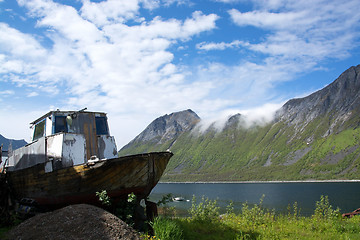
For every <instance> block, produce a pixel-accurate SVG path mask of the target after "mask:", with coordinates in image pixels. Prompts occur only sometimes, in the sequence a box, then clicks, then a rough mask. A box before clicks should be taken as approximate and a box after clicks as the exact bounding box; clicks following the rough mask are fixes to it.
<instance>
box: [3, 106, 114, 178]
mask: <svg viewBox="0 0 360 240" xmlns="http://www.w3.org/2000/svg"><path fill="white" fill-rule="evenodd" d="M30 128H31V130H32V142H31V143H29V144H27V145H26V146H24V147H22V148H19V149H16V150H14V151H13V152H12V153H11V155H10V156H9V159H8V164H7V170H8V171H16V170H20V169H24V168H28V167H32V166H34V165H36V164H40V163H45V172H52V171H54V170H57V169H61V168H65V167H70V166H74V165H80V164H87V163H89V162H91V161H98V160H103V159H110V158H116V157H117V156H118V155H117V148H116V144H115V139H114V137H112V136H110V133H109V127H108V121H107V116H106V114H105V113H101V112H86V111H84V110H80V111H77V112H76V111H59V110H58V111H50V112H48V113H47V114H45V115H44V116H42V117H40V118H38V119H37V120H35V121H33V122H32V123H31V127H30Z"/></svg>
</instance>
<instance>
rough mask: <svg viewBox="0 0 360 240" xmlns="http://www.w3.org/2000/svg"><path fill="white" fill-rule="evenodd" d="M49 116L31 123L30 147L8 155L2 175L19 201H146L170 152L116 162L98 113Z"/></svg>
mask: <svg viewBox="0 0 360 240" xmlns="http://www.w3.org/2000/svg"><path fill="white" fill-rule="evenodd" d="M85 110H86V109H83V110H80V111H59V110H57V111H50V112H48V113H46V114H45V115H43V116H42V117H40V118H38V119H36V120H35V121H33V122H32V123H31V129H32V133H33V134H32V142H31V143H29V144H27V145H26V146H24V147H22V148H19V149H16V150H14V151H12V152H11V153H9V156H8V159H7V162H6V165H5V172H6V173H5V174H6V178H7V182H8V184H9V186H10V189H11V192H12V195H13V196H14V198H15V199H16V200H17V201H20V200H22V199H30V200H31V201H32V202H36V204H38V205H41V206H48V207H57V206H65V205H69V204H76V203H90V204H91V203H98V197H97V196H96V192H100V191H103V190H106V191H107V194H108V196H109V197H110V198H111V199H124V198H127V195H128V194H130V193H134V194H135V195H136V196H137V198H138V199H146V197H147V196H148V195H149V194H150V192H151V190H152V189H153V188H154V187H155V185H156V184H157V183H158V181H159V179H160V177H161V176H162V174H163V172H164V170H165V168H166V166H167V164H168V162H169V160H170V158H171V157H172V155H173V154H172V153H171V152H151V153H143V154H137V155H130V156H124V157H118V153H117V148H116V144H115V140H114V137H112V136H110V133H109V127H108V122H107V116H106V114H105V113H102V112H89V111H85Z"/></svg>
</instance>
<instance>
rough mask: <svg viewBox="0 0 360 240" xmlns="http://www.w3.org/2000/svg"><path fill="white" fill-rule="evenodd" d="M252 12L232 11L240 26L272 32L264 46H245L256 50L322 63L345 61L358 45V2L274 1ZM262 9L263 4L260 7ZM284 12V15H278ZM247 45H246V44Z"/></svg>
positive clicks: (233, 19) (235, 20)
mask: <svg viewBox="0 0 360 240" xmlns="http://www.w3.org/2000/svg"><path fill="white" fill-rule="evenodd" d="M259 2H260V3H261V4H263V5H262V6H263V7H262V9H259V10H254V11H251V12H244V13H243V12H240V11H239V10H237V9H231V10H229V11H228V12H229V15H230V17H231V19H232V21H233V22H234V23H235V24H237V25H238V26H240V27H243V26H253V27H256V28H261V29H264V30H266V31H269V34H268V36H267V37H266V38H265V40H264V41H262V42H260V43H254V44H248V45H245V46H246V47H248V49H250V50H252V51H257V52H261V53H263V54H268V55H269V56H277V57H278V56H282V57H284V58H286V59H287V60H289V59H304V60H305V61H307V60H308V59H310V60H315V61H317V62H318V61H319V60H322V59H326V58H344V57H347V56H348V55H349V51H350V50H351V49H352V48H353V46H356V45H357V43H358V38H359V33H358V31H354V29H359V26H358V22H359V21H360V14H359V13H358V12H354V11H353V9H355V8H359V7H360V3H359V2H358V1H342V3H341V4H340V3H338V4H326V3H327V2H324V1H321V0H320V1H313V2H312V3H311V4H309V3H308V1H296V2H294V1H272V2H269V4H266V3H265V2H264V1H259ZM259 6H260V4H259ZM278 11H281V12H278ZM243 46H244V45H243Z"/></svg>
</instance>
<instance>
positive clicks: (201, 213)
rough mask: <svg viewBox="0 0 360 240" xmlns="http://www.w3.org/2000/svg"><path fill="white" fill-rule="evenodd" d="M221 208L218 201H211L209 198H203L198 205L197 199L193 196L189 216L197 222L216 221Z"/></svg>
mask: <svg viewBox="0 0 360 240" xmlns="http://www.w3.org/2000/svg"><path fill="white" fill-rule="evenodd" d="M219 209H220V208H219V207H218V206H217V201H216V200H214V201H211V200H209V199H208V198H205V197H202V199H201V202H200V203H199V204H196V197H195V196H193V199H192V204H191V208H190V209H189V214H190V215H191V218H192V219H193V220H195V221H210V222H211V221H214V220H217V219H218V217H219Z"/></svg>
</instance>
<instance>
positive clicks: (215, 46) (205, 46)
mask: <svg viewBox="0 0 360 240" xmlns="http://www.w3.org/2000/svg"><path fill="white" fill-rule="evenodd" d="M248 45H249V43H247V42H244V41H239V40H234V41H232V42H230V43H225V42H220V43H214V42H211V43H206V42H201V43H198V44H196V48H197V49H200V50H206V51H210V50H225V49H227V48H239V47H242V46H248Z"/></svg>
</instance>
